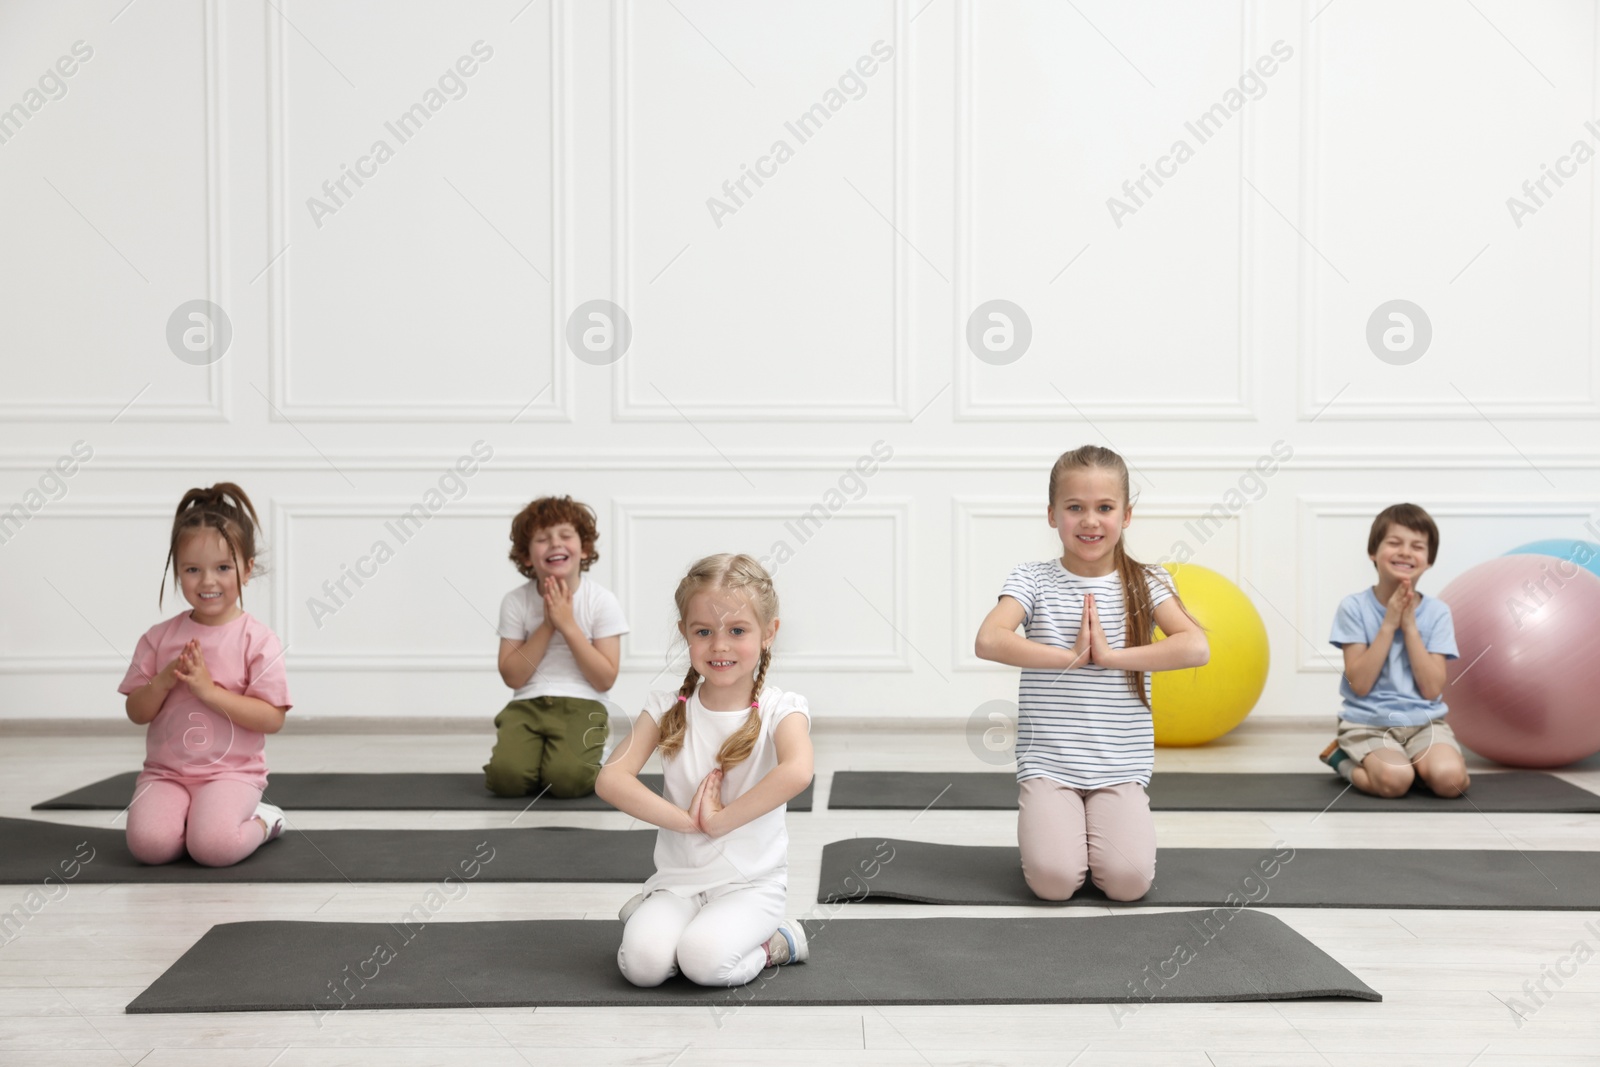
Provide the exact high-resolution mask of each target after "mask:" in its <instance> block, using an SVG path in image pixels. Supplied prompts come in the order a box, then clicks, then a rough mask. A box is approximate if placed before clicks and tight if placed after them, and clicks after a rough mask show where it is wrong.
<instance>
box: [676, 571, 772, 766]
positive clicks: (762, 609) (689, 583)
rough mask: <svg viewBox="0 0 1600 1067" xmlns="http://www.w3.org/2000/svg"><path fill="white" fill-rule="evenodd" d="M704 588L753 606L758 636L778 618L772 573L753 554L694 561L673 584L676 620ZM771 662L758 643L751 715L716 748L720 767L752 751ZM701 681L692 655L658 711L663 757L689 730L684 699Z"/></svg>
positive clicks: (680, 620)
mask: <svg viewBox="0 0 1600 1067" xmlns="http://www.w3.org/2000/svg"><path fill="white" fill-rule="evenodd" d="M707 589H716V590H719V591H724V592H728V593H733V594H735V595H738V596H741V597H743V598H744V599H745V600H747V601H748V602H749V604H750V606H751V607H752V608H753V609H754V610H755V613H756V621H757V623H758V624H759V625H760V627H761V631H762V634H763V636H764V635H765V634H766V631H767V628H768V627H769V626H771V625H772V620H773V619H776V618H777V617H778V593H777V591H776V590H775V589H773V587H772V576H771V575H769V574H768V573H767V569H766V568H765V567H763V566H762V565H761V564H760V563H759V562H757V561H756V559H755V557H753V556H747V555H744V554H742V553H740V554H738V555H735V554H733V553H731V552H721V553H718V554H717V555H715V556H707V557H705V558H704V559H701V560H698V561H696V562H695V564H694V566H692V567H690V568H689V573H688V574H686V575H684V576H683V580H682V581H681V582H679V583H678V591H677V593H676V594H674V600H676V601H677V605H678V625H679V627H680V628H681V627H682V626H683V623H684V621H685V620H687V619H688V617H689V602H690V601H691V600H693V599H694V598H695V597H696V596H697V595H698V594H700V593H702V592H704V591H705V590H707ZM771 662H772V649H771V648H769V647H767V645H766V644H763V645H762V647H761V663H760V665H759V666H757V667H756V675H755V680H754V683H753V684H752V685H751V686H750V714H749V715H747V716H746V717H745V720H744V722H743V723H742V724H741V725H740V726H739V728H738V729H737V730H735V731H734V732H733V734H732V735H731V736H729V738H728V739H727V740H726V741H724V742H723V743H722V748H721V749H720V750H718V752H717V764H718V766H720V767H721V768H722V769H723V770H724V771H727V770H729V769H731V768H733V767H736V766H738V765H739V764H740V763H742V762H744V761H745V760H747V759H749V758H750V753H751V752H753V751H755V747H756V739H757V738H758V737H760V736H761V708H760V707H759V706H758V703H759V701H760V699H761V688H762V686H763V684H765V682H766V678H767V666H768V665H769V664H770V663H771ZM699 682H700V672H699V671H697V670H695V669H694V662H693V660H691V661H690V663H689V672H688V674H686V675H684V678H683V684H682V685H681V686H679V687H678V699H677V700H675V701H673V704H672V707H670V708H668V709H667V713H666V714H665V715H663V716H661V736H660V739H659V740H657V742H656V748H657V749H658V750H659V751H660V752H661V755H662V757H663V758H666V757H669V756H675V755H677V753H678V751H679V750H680V749H681V748H682V747H683V737H684V732H685V731H686V730H687V729H688V725H689V716H688V711H687V706H688V705H687V701H688V699H689V697H690V696H692V695H693V694H694V690H695V686H696V685H698V684H699Z"/></svg>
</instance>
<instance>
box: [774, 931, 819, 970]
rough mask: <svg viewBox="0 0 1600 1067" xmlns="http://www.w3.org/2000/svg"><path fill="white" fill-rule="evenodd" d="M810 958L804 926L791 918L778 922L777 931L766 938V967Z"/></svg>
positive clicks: (809, 947)
mask: <svg viewBox="0 0 1600 1067" xmlns="http://www.w3.org/2000/svg"><path fill="white" fill-rule="evenodd" d="M810 958H811V946H810V945H809V944H807V942H806V931H805V927H804V926H802V925H801V924H800V923H798V922H796V921H795V920H793V919H785V920H783V922H781V923H779V924H778V932H777V933H775V934H773V935H772V936H771V937H770V938H768V939H767V966H768V967H783V966H786V965H788V964H791V963H804V962H805V961H806V960H808V959H810Z"/></svg>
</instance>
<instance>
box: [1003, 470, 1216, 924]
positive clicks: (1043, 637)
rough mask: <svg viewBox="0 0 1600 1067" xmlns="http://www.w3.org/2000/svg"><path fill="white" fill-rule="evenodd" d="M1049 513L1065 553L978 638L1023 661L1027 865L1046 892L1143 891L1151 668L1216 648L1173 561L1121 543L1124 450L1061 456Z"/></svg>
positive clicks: (1132, 895) (1147, 865) (1015, 584)
mask: <svg viewBox="0 0 1600 1067" xmlns="http://www.w3.org/2000/svg"><path fill="white" fill-rule="evenodd" d="M1048 517H1049V521H1050V526H1051V527H1052V528H1053V529H1054V530H1055V531H1056V533H1057V534H1058V535H1059V536H1060V538H1061V547H1062V555H1061V558H1060V559H1052V560H1046V561H1044V562H1040V563H1022V564H1019V565H1018V566H1017V567H1016V568H1015V569H1013V570H1012V572H1011V575H1010V576H1009V577H1008V578H1007V579H1006V583H1005V586H1004V588H1003V589H1002V590H1001V593H1000V600H999V603H998V604H996V605H995V607H994V609H993V610H991V611H990V612H989V615H988V617H987V618H986V619H984V620H983V625H982V626H981V627H980V628H979V630H978V640H977V654H978V655H979V656H980V657H982V658H983V659H989V660H994V661H996V662H998V663H1007V664H1010V665H1011V666H1013V667H1020V668H1022V681H1021V684H1020V685H1019V687H1018V696H1017V705H1018V709H1019V713H1018V721H1017V781H1018V783H1020V796H1019V797H1018V801H1017V807H1018V816H1017V843H1018V845H1020V846H1021V850H1022V873H1023V877H1024V878H1026V880H1027V882H1028V887H1029V888H1030V889H1032V890H1033V892H1034V893H1035V894H1037V895H1038V896H1039V897H1040V898H1041V899H1044V900H1066V899H1068V898H1069V897H1071V896H1072V894H1073V893H1075V892H1077V891H1078V888H1079V887H1080V886H1082V885H1083V882H1084V879H1085V877H1091V878H1092V879H1093V880H1094V884H1095V885H1096V886H1097V887H1099V889H1100V890H1101V891H1102V892H1104V893H1105V894H1106V896H1108V897H1110V898H1111V899H1112V900H1138V899H1139V898H1140V897H1142V896H1144V895H1145V893H1147V892H1148V891H1149V889H1150V885H1151V883H1152V882H1153V881H1154V880H1155V868H1156V830H1155V821H1154V820H1153V819H1152V818H1151V816H1150V800H1149V797H1148V796H1147V795H1146V794H1145V787H1146V786H1148V785H1149V784H1150V770H1151V765H1152V763H1153V762H1154V759H1155V731H1154V727H1153V725H1152V722H1151V718H1150V676H1149V672H1150V671H1170V670H1179V669H1181V668H1184V667H1199V666H1202V665H1203V664H1204V663H1205V662H1206V661H1207V659H1209V658H1210V649H1209V647H1208V645H1207V643H1206V637H1205V634H1204V632H1202V630H1201V629H1200V624H1199V623H1198V622H1196V621H1195V619H1194V617H1193V616H1191V615H1190V614H1189V612H1188V611H1187V609H1185V608H1184V606H1183V602H1182V601H1181V600H1179V598H1178V596H1177V593H1176V591H1175V590H1174V588H1173V585H1172V580H1171V578H1170V577H1169V576H1168V574H1167V573H1166V571H1165V570H1164V569H1162V568H1161V567H1159V566H1146V565H1144V564H1141V563H1139V562H1138V561H1136V560H1134V559H1133V558H1132V557H1131V556H1129V555H1128V552H1127V549H1126V548H1125V547H1124V546H1123V542H1122V532H1123V531H1124V530H1126V529H1127V528H1128V524H1129V523H1130V522H1132V521H1133V504H1132V502H1131V501H1130V500H1129V498H1128V468H1127V465H1126V464H1125V463H1124V462H1123V460H1122V457H1121V456H1119V455H1117V454H1116V453H1115V452H1113V451H1111V450H1110V449H1107V448H1101V447H1099V446H1097V445H1084V446H1083V447H1082V448H1078V449H1075V450H1074V451H1072V452H1067V453H1065V454H1063V455H1062V456H1061V458H1059V459H1057V460H1056V462H1055V466H1054V467H1053V468H1051V471H1050V505H1049V509H1048ZM1018 626H1025V633H1026V636H1023V635H1022V634H1019V633H1017V632H1016V630H1017V627H1018ZM1156 626H1159V627H1160V628H1161V630H1162V632H1163V633H1164V634H1165V635H1166V638H1165V640H1162V641H1155V640H1154V633H1153V630H1154V628H1155V627H1156Z"/></svg>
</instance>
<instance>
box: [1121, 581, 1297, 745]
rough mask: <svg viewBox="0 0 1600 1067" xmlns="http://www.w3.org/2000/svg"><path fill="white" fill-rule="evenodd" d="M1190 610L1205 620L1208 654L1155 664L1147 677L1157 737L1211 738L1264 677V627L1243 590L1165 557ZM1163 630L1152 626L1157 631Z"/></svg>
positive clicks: (1246, 710)
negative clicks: (1170, 665) (1198, 661)
mask: <svg viewBox="0 0 1600 1067" xmlns="http://www.w3.org/2000/svg"><path fill="white" fill-rule="evenodd" d="M1162 566H1163V567H1165V568H1166V569H1167V571H1168V572H1169V573H1170V574H1171V575H1172V578H1173V582H1174V584H1175V585H1176V586H1177V589H1178V596H1179V597H1181V598H1182V599H1183V606H1184V607H1186V608H1188V609H1189V614H1190V615H1193V616H1194V617H1195V619H1197V620H1198V621H1199V623H1200V625H1201V626H1203V627H1205V631H1206V640H1207V641H1208V642H1209V643H1210V645H1211V660H1210V662H1208V663H1207V664H1206V665H1205V666H1204V667H1191V668H1187V669H1185V670H1179V671H1155V672H1152V674H1151V679H1150V704H1151V707H1152V710H1153V712H1154V718H1155V727H1156V744H1158V745H1172V746H1176V747H1180V748H1181V747H1185V746H1189V745H1203V744H1205V743H1206V742H1208V741H1215V740H1216V739H1217V738H1219V737H1221V736H1222V735H1223V734H1225V733H1227V732H1228V731H1229V730H1231V729H1233V728H1234V727H1235V726H1238V725H1239V724H1240V723H1241V722H1244V719H1245V716H1246V715H1249V714H1250V709H1252V708H1254V707H1255V706H1256V701H1257V700H1260V699H1261V691H1262V690H1263V689H1265V688H1266V685H1267V665H1268V663H1269V662H1270V659H1271V657H1270V655H1269V654H1268V651H1267V628H1266V626H1265V625H1263V624H1262V622H1261V615H1260V613H1259V612H1257V611H1256V606H1255V605H1254V604H1252V603H1250V598H1249V597H1247V596H1245V595H1244V591H1243V590H1241V589H1240V588H1239V587H1238V586H1236V585H1234V584H1233V583H1232V582H1230V581H1228V579H1226V578H1224V577H1223V576H1222V575H1220V574H1218V573H1217V572H1216V571H1214V570H1209V569H1207V568H1205V567H1200V566H1196V565H1195V564H1193V563H1163V564H1162ZM1163 636H1164V635H1163V634H1162V632H1161V628H1160V627H1159V626H1158V627H1156V638H1157V639H1158V640H1159V639H1160V638H1161V637H1163Z"/></svg>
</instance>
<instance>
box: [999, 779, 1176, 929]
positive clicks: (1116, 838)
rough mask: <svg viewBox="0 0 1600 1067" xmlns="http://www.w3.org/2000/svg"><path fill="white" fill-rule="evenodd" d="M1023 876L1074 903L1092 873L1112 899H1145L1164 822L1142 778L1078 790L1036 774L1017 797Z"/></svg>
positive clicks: (1046, 896) (1037, 889)
mask: <svg viewBox="0 0 1600 1067" xmlns="http://www.w3.org/2000/svg"><path fill="white" fill-rule="evenodd" d="M1017 808H1018V812H1017V844H1018V845H1020V846H1021V848H1022V877H1023V878H1025V879H1026V880H1027V882H1028V888H1029V889H1031V890H1033V892H1034V894H1035V895H1036V896H1038V897H1039V898H1040V899H1043V900H1066V899H1068V898H1069V897H1071V896H1072V894H1074V893H1076V892H1077V891H1078V889H1079V887H1080V886H1082V885H1083V880H1084V877H1085V876H1086V875H1091V874H1092V876H1093V878H1094V884H1095V885H1096V886H1098V887H1099V889H1100V890H1101V892H1103V893H1105V895H1106V896H1108V897H1110V898H1111V899H1112V900H1138V899H1139V898H1140V897H1142V896H1144V895H1145V894H1146V893H1148V892H1149V891H1150V884H1151V883H1152V882H1154V881H1155V877H1156V824H1155V820H1154V819H1152V818H1151V817H1150V798H1149V797H1148V796H1147V795H1146V794H1145V791H1144V786H1142V785H1140V784H1139V783H1138V782H1123V783H1121V784H1120V785H1113V786H1106V787H1104V788H1102V789H1074V788H1072V787H1071V786H1068V785H1062V784H1061V783H1060V782H1057V781H1055V780H1054V779H1051V778H1029V779H1027V780H1026V781H1024V782H1023V783H1022V789H1021V793H1020V795H1019V796H1018V798H1017Z"/></svg>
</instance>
